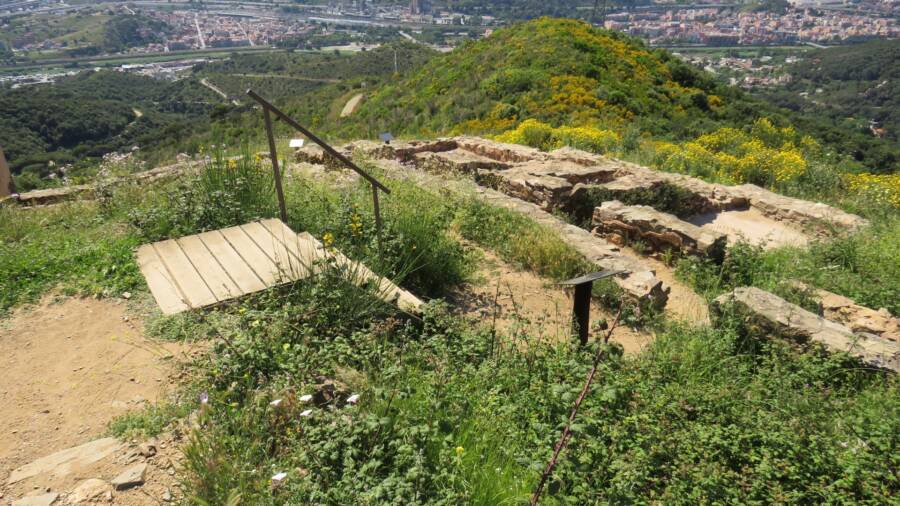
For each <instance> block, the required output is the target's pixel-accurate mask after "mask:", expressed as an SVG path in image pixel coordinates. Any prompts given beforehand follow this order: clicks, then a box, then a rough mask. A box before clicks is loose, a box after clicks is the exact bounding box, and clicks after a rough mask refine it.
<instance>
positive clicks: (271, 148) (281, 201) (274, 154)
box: [263, 107, 287, 223]
mask: <svg viewBox="0 0 900 506" xmlns="http://www.w3.org/2000/svg"><path fill="white" fill-rule="evenodd" d="M263 114H264V115H265V119H266V135H267V136H268V137H269V156H270V157H271V158H272V170H274V171H275V192H276V193H277V194H278V210H279V211H280V212H281V221H283V222H284V223H287V206H286V205H285V203H284V189H282V187H281V171H280V170H279V169H278V151H277V150H276V149H275V134H274V133H273V132H272V115H271V114H269V110H268V109H267V108H265V107H263Z"/></svg>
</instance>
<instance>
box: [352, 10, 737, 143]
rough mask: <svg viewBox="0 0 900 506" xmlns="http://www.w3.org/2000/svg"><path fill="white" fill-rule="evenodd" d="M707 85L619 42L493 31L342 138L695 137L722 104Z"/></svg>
mask: <svg viewBox="0 0 900 506" xmlns="http://www.w3.org/2000/svg"><path fill="white" fill-rule="evenodd" d="M719 93H731V91H730V90H728V89H724V88H723V89H722V90H720V89H719V88H718V85H716V83H715V81H713V80H712V79H711V78H710V77H709V76H707V75H705V74H703V73H701V72H698V71H696V70H694V69H693V68H691V67H689V66H687V65H685V64H683V63H681V62H680V61H679V60H677V59H676V58H674V57H672V56H671V55H669V54H668V53H666V52H665V51H651V50H650V49H648V48H646V47H645V46H644V45H643V44H642V43H641V42H639V41H638V40H636V39H633V38H630V37H627V36H625V35H622V34H619V33H616V32H609V31H605V30H598V29H594V28H591V27H590V25H588V24H586V23H583V22H580V21H575V20H564V19H549V18H542V19H539V20H536V21H531V22H528V23H522V24H517V25H513V26H511V27H508V28H504V29H501V30H498V31H497V32H495V33H494V34H493V35H491V36H490V37H489V38H487V39H485V40H482V41H478V42H473V43H469V44H467V45H465V46H463V47H461V48H458V49H457V50H455V51H453V52H452V53H449V54H446V55H442V56H439V57H436V58H434V59H432V60H431V61H430V62H428V64H426V65H425V66H424V67H423V68H422V69H421V70H419V71H418V72H416V73H414V74H413V75H411V76H409V77H407V78H405V79H402V80H400V81H399V82H397V83H393V84H391V85H389V86H385V87H384V88H382V89H380V90H379V91H378V93H376V94H375V96H373V97H372V98H371V99H370V100H368V101H367V103H366V104H365V105H364V106H363V107H362V108H361V109H360V111H359V112H358V115H359V117H358V119H357V122H356V123H357V125H351V126H350V127H348V133H355V134H357V135H359V134H362V135H365V134H367V133H369V132H374V131H380V130H384V129H387V130H392V131H394V132H395V133H401V134H403V133H408V134H429V133H447V132H452V131H465V132H471V133H498V132H500V131H502V130H505V129H508V128H510V127H512V126H514V125H515V124H516V123H517V122H519V121H522V120H525V119H535V120H539V121H543V122H546V123H549V124H552V125H553V126H560V125H562V124H567V125H571V126H580V125H582V124H585V123H599V124H603V125H607V126H609V127H615V128H622V129H624V126H625V125H626V124H629V123H631V122H637V126H638V127H640V128H641V130H643V131H647V132H652V133H654V134H664V133H672V132H675V133H691V132H699V131H701V130H702V128H703V125H702V124H701V122H703V121H704V120H705V121H707V122H708V121H709V119H707V118H711V119H713V120H715V119H724V118H728V117H730V116H733V115H735V111H733V110H732V109H730V108H729V106H727V105H723V99H722V97H720V96H718V95H717V94H719Z"/></svg>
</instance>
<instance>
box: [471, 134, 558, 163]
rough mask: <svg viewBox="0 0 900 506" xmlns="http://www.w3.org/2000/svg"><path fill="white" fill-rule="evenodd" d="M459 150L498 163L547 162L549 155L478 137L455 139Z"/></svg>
mask: <svg viewBox="0 0 900 506" xmlns="http://www.w3.org/2000/svg"><path fill="white" fill-rule="evenodd" d="M455 141H456V143H457V145H458V146H459V148H461V149H465V150H466V151H469V152H472V153H476V154H479V155H482V156H486V157H488V158H490V159H493V160H497V161H498V162H514V163H515V162H528V161H531V160H547V159H549V158H550V157H549V155H547V153H544V152H542V151H540V150H538V149H534V148H529V147H527V146H521V145H519V144H504V143H502V142H496V141H492V140H488V139H481V138H479V137H456V138H455Z"/></svg>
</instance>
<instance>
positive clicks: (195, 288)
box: [153, 239, 219, 308]
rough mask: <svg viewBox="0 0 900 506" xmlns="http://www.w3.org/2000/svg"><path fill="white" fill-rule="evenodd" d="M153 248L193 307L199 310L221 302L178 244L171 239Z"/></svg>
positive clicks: (156, 244)
mask: <svg viewBox="0 0 900 506" xmlns="http://www.w3.org/2000/svg"><path fill="white" fill-rule="evenodd" d="M153 247H155V248H156V253H157V254H158V255H159V258H160V260H162V262H163V264H165V266H166V268H167V269H169V272H170V273H172V279H173V280H174V281H175V283H176V284H177V285H178V287H179V288H180V289H181V293H182V294H183V295H184V297H185V298H186V299H187V302H188V304H189V305H190V306H191V307H193V308H198V307H203V306H208V305H210V304H215V303H216V302H219V299H217V298H216V295H215V294H214V293H213V292H212V290H211V289H210V288H209V286H207V284H206V281H205V280H204V279H203V277H202V276H200V273H199V272H197V269H196V268H195V267H194V265H193V264H192V263H191V261H190V259H189V258H188V257H187V255H185V254H184V252H183V251H182V250H181V246H179V245H178V242H176V241H173V240H171V239H169V240H167V241H162V242H158V243H155V244H154V245H153Z"/></svg>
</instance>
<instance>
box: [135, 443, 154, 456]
mask: <svg viewBox="0 0 900 506" xmlns="http://www.w3.org/2000/svg"><path fill="white" fill-rule="evenodd" d="M138 452H139V453H140V454H141V456H143V457H152V456H154V455H156V440H155V439H151V440H149V441H145V442H143V443H141V444H140V445H138Z"/></svg>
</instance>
